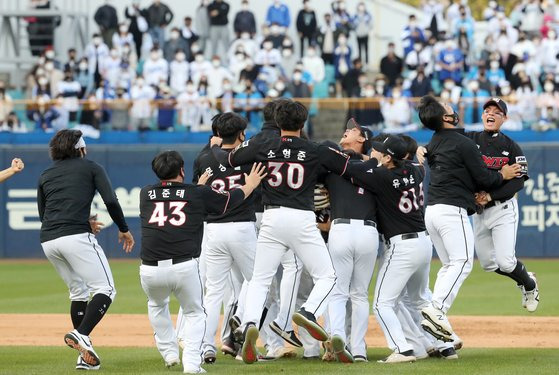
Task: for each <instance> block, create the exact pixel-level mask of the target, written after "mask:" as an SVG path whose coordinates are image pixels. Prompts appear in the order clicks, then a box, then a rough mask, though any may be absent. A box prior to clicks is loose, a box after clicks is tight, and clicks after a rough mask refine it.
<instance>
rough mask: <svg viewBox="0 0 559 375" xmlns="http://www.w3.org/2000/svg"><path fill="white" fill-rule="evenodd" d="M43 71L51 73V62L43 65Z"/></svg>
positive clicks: (52, 65)
mask: <svg viewBox="0 0 559 375" xmlns="http://www.w3.org/2000/svg"><path fill="white" fill-rule="evenodd" d="M45 70H46V71H47V72H51V71H53V70H54V64H53V63H51V62H48V63H46V64H45Z"/></svg>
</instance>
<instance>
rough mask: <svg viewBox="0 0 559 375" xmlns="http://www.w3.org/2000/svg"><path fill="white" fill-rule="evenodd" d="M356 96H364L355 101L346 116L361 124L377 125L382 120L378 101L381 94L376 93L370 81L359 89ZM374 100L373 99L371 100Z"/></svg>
mask: <svg viewBox="0 0 559 375" xmlns="http://www.w3.org/2000/svg"><path fill="white" fill-rule="evenodd" d="M358 97H360V98H365V99H366V100H365V101H363V102H357V103H355V105H354V106H353V107H352V109H351V110H350V111H349V114H348V115H349V116H348V117H350V118H351V117H353V118H354V119H355V121H356V122H357V123H358V124H361V125H363V126H375V127H376V126H379V125H380V124H382V123H383V122H384V118H383V117H382V112H381V110H380V105H379V101H378V100H380V99H381V98H382V95H379V94H377V92H376V91H375V86H374V85H373V84H372V83H366V84H365V85H364V86H363V87H362V88H361V90H360V92H359V95H358ZM375 99H376V100H375ZM373 100H374V101H373Z"/></svg>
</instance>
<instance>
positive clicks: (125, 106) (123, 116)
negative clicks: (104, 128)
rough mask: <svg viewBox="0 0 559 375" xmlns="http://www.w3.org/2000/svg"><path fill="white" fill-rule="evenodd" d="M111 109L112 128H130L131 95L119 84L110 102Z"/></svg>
mask: <svg viewBox="0 0 559 375" xmlns="http://www.w3.org/2000/svg"><path fill="white" fill-rule="evenodd" d="M108 105H109V108H110V109H111V128H112V130H128V126H129V124H130V95H129V94H128V93H127V92H126V89H125V88H124V87H122V86H119V87H117V88H116V90H115V98H114V100H113V101H111V102H110V103H108Z"/></svg>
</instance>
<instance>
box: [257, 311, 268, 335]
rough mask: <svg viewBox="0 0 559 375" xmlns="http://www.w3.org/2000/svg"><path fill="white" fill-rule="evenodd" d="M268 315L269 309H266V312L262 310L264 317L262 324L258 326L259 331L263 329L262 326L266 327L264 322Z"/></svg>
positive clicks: (261, 319) (261, 320)
mask: <svg viewBox="0 0 559 375" xmlns="http://www.w3.org/2000/svg"><path fill="white" fill-rule="evenodd" d="M266 315H268V308H267V307H264V310H262V317H261V318H260V323H259V325H258V330H261V329H262V326H263V325H264V321H265V320H266Z"/></svg>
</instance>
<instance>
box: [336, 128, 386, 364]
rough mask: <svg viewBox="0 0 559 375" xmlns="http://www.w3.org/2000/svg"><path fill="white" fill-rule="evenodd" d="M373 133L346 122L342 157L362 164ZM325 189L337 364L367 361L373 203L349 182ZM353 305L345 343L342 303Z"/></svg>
mask: <svg viewBox="0 0 559 375" xmlns="http://www.w3.org/2000/svg"><path fill="white" fill-rule="evenodd" d="M372 136H373V134H372V132H371V131H370V130H369V129H366V128H362V127H360V126H359V124H357V123H356V122H355V120H353V119H350V121H349V122H348V124H347V129H346V131H345V132H344V134H343V136H342V138H341V139H340V142H339V143H340V145H339V146H338V145H335V144H333V143H332V147H335V148H338V147H340V146H341V148H342V149H343V151H344V152H348V153H350V157H351V159H352V161H350V163H351V162H353V161H355V160H359V161H361V156H362V155H363V154H365V155H368V153H369V150H370V148H371V141H372ZM325 185H326V187H327V189H328V192H329V195H330V212H331V214H330V218H331V222H332V225H331V227H330V232H329V240H328V250H329V251H330V255H331V257H332V262H333V263H334V269H335V270H336V276H337V280H336V286H335V287H334V290H333V291H332V297H331V298H330V302H329V303H328V317H329V319H330V333H331V336H332V346H333V351H334V354H335V356H336V357H337V359H338V360H339V361H340V362H353V360H355V361H367V346H366V344H365V335H366V334H367V327H368V324H369V284H370V283H371V278H372V277H373V271H374V269H375V262H376V258H377V251H378V243H379V235H378V231H377V228H376V199H375V196H374V195H373V193H371V192H370V191H369V190H366V189H364V188H363V187H361V186H356V185H354V184H352V183H351V182H350V181H349V180H348V179H346V178H344V177H341V176H338V175H337V174H334V173H329V174H328V175H327V176H326V178H325ZM348 301H351V335H350V337H351V342H350V343H348V344H349V345H348V346H349V352H348V351H347V350H345V342H346V329H345V323H346V303H347V302H348Z"/></svg>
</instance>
